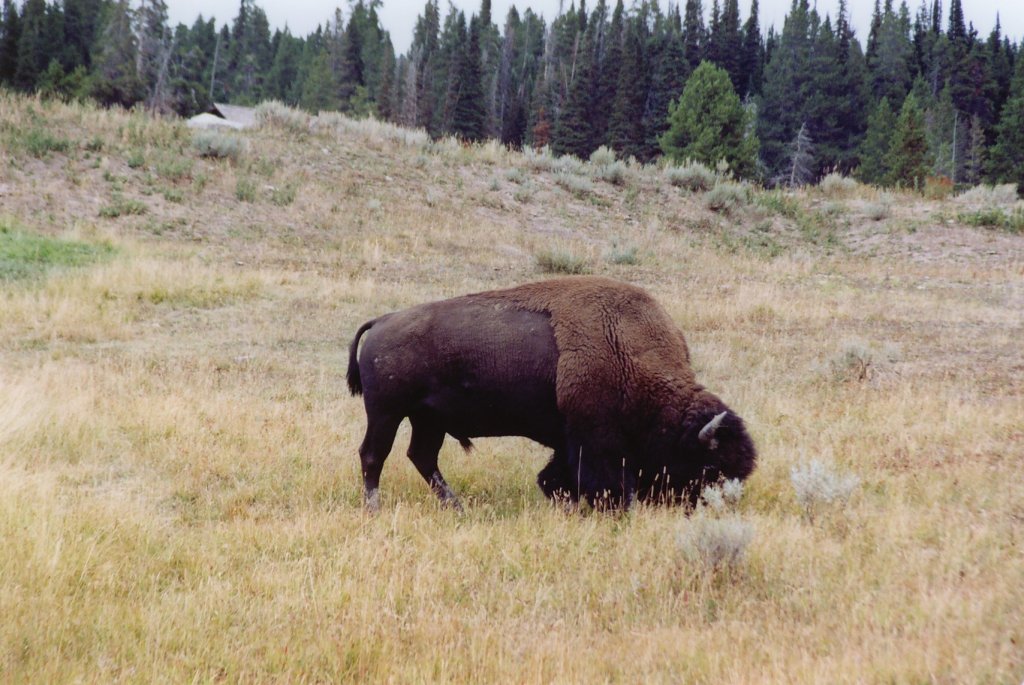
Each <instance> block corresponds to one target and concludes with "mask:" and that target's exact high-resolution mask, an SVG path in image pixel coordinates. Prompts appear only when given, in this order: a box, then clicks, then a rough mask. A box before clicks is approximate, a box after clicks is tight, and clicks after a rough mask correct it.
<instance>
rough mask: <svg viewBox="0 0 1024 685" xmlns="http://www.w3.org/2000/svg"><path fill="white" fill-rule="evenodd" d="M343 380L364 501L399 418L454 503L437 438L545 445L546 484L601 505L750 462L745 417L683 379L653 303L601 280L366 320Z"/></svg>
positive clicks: (671, 328) (690, 489) (414, 453)
mask: <svg viewBox="0 0 1024 685" xmlns="http://www.w3.org/2000/svg"><path fill="white" fill-rule="evenodd" d="M360 338H362V339H363V345H362V350H361V352H360V353H359V354H358V355H357V350H358V348H359V341H360ZM348 385H349V389H350V390H351V391H352V393H353V394H360V393H362V394H363V396H364V400H365V405H366V415H367V429H366V437H365V439H364V440H363V444H362V446H361V447H360V449H359V455H360V458H361V460H362V469H363V479H364V485H365V488H366V501H367V505H368V506H370V507H371V508H376V506H377V505H378V502H379V495H378V489H377V488H378V484H379V480H380V471H381V467H382V466H383V464H384V460H385V459H386V458H387V456H388V453H389V452H390V451H391V446H392V443H393V442H394V438H395V432H396V430H397V428H398V425H399V424H400V423H401V422H402V420H403V419H404V418H406V417H408V418H409V420H410V421H411V423H412V438H411V441H410V444H409V452H408V454H409V458H410V459H411V460H412V462H413V464H415V466H416V468H417V469H418V470H419V472H420V473H421V474H422V475H423V477H424V478H425V479H426V480H427V482H428V483H429V484H430V486H431V488H432V489H433V490H434V492H435V493H436V494H437V495H438V497H440V498H441V499H442V500H443V501H446V502H450V503H452V504H453V505H456V506H457V505H458V502H457V500H456V499H455V495H454V494H453V493H452V491H451V489H450V488H449V487H448V485H447V483H446V482H445V480H444V478H443V477H442V476H441V472H440V471H439V470H438V467H437V454H438V451H439V450H440V448H441V443H442V442H443V441H444V436H445V435H446V434H448V435H451V436H452V437H454V438H455V439H457V440H458V441H459V442H460V443H462V445H463V446H464V447H468V446H469V445H470V442H469V440H470V438H474V437H483V436H498V435H521V436H524V437H527V438H530V439H532V440H535V441H537V442H539V443H541V444H543V445H547V446H548V447H551V448H552V449H553V450H554V454H553V455H552V457H551V461H550V462H549V463H548V465H547V466H546V467H545V468H544V469H543V470H542V471H541V473H540V475H539V476H538V479H537V480H538V483H539V485H540V487H541V489H542V490H543V491H544V493H545V494H546V495H548V496H549V497H555V496H562V497H567V498H569V499H572V500H577V499H579V498H580V497H584V498H586V499H587V500H588V501H589V502H591V504H599V505H600V504H610V505H611V506H626V507H628V506H629V505H630V503H631V502H632V501H633V500H634V498H639V499H640V500H641V501H668V502H678V501H689V502H691V503H692V502H693V501H695V499H696V497H697V496H698V494H699V492H700V489H701V488H702V487H703V485H704V484H705V483H708V482H714V481H716V480H718V479H719V478H746V477H747V476H748V475H749V474H750V473H751V471H753V469H754V464H755V460H756V453H755V449H754V444H753V442H752V441H751V439H750V437H749V436H748V435H747V431H746V429H745V427H744V425H743V420H742V419H740V417H739V416H737V415H736V414H734V413H733V412H732V411H731V410H729V408H728V407H726V406H725V404H724V403H722V401H721V400H719V399H718V398H717V397H715V396H714V395H713V394H711V393H709V392H708V391H707V390H705V389H704V387H703V386H701V385H700V384H698V383H697V381H696V380H695V378H694V375H693V370H692V369H691V368H690V356H689V351H688V350H687V347H686V341H685V340H684V338H683V335H682V333H681V332H680V331H679V329H678V328H677V327H676V326H675V324H674V323H673V322H672V320H671V319H670V318H669V316H668V315H667V314H666V313H665V311H664V310H663V309H662V308H661V306H660V305H658V303H657V302H655V301H654V299H652V298H651V297H650V295H648V294H647V293H646V292H644V291H643V290H641V289H640V288H637V287H634V286H631V285H627V284H624V283H620V282H617V281H613V280H610V279H606V278H597V277H577V278H563V279H557V280H550V281H543V282H539V283H530V284H527V285H522V286H519V287H516V288H510V289H508V290H494V291H489V292H484V293H477V294H473V295H466V296H463V297H457V298H454V299H451V300H443V301H441V302H432V303H428V304H423V305H419V306H417V307H412V308H410V309H406V310H403V311H400V312H395V313H392V314H386V315H384V316H382V317H380V318H377V319H374V320H373V321H369V322H367V323H365V324H363V325H362V326H361V327H360V328H359V330H358V331H357V332H356V335H355V338H354V339H353V340H352V345H351V348H350V350H349V366H348Z"/></svg>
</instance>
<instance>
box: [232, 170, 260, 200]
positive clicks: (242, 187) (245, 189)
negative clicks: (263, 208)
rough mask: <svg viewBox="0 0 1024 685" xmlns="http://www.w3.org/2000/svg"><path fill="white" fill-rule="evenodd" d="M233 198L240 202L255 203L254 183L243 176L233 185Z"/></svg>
mask: <svg viewBox="0 0 1024 685" xmlns="http://www.w3.org/2000/svg"><path fill="white" fill-rule="evenodd" d="M235 198H236V199H238V200H240V201H241V202H256V182H255V181H253V180H252V179H251V178H245V177H244V176H243V177H242V178H240V179H238V181H237V182H236V183H235Z"/></svg>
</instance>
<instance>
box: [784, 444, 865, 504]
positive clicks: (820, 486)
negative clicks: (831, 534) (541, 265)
mask: <svg viewBox="0 0 1024 685" xmlns="http://www.w3.org/2000/svg"><path fill="white" fill-rule="evenodd" d="M789 478H790V481H791V482H792V483H793V490H794V491H795V492H796V501H797V502H798V503H799V504H800V506H801V507H803V509H804V513H805V514H807V515H808V516H810V517H811V518H813V517H814V515H815V514H816V513H817V512H819V511H820V510H821V509H822V508H823V507H825V506H828V505H831V504H833V503H843V502H846V500H848V499H849V498H850V495H851V494H852V493H853V491H854V489H855V488H856V487H857V486H858V485H859V484H860V479H859V478H857V476H854V475H851V474H842V473H840V472H839V471H837V470H836V468H835V466H833V465H832V464H830V463H828V462H825V461H821V460H819V459H812V460H811V461H809V462H805V463H803V464H798V465H796V466H794V467H793V468H792V469H791V470H790V472H789Z"/></svg>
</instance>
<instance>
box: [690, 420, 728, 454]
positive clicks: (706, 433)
mask: <svg viewBox="0 0 1024 685" xmlns="http://www.w3.org/2000/svg"><path fill="white" fill-rule="evenodd" d="M728 413H729V412H727V411H723V412H722V413H721V414H716V415H715V418H713V419H711V420H710V421H708V422H707V425H705V426H704V427H703V428H701V429H700V433H697V439H698V440H700V441H701V442H702V443H703V444H705V445H707V448H708V449H709V450H713V449H715V448H716V447H718V440H715V432H716V431H717V430H718V427H719V426H721V425H722V420H723V419H724V418H725V415H726V414H728Z"/></svg>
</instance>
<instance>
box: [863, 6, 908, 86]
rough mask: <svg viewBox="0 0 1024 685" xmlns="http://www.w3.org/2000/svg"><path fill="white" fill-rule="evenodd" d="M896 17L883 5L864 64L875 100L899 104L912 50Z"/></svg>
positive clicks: (906, 35) (906, 84)
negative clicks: (872, 48) (866, 67)
mask: <svg viewBox="0 0 1024 685" xmlns="http://www.w3.org/2000/svg"><path fill="white" fill-rule="evenodd" d="M904 28H905V27H904V26H903V23H902V22H901V21H900V17H899V16H898V15H897V14H896V13H895V12H893V11H892V8H891V7H890V6H889V4H888V3H887V4H886V9H885V13H884V14H883V15H882V18H881V23H880V25H879V29H878V33H877V39H876V43H875V49H874V51H873V52H872V53H869V55H870V57H869V58H868V61H867V66H868V70H869V72H870V74H871V90H872V93H873V94H874V96H875V98H876V99H879V100H880V99H882V98H883V97H887V98H889V101H890V102H902V101H903V97H904V96H905V95H906V94H907V91H908V90H909V89H910V84H911V72H910V66H911V61H912V60H911V57H912V55H913V51H914V46H913V44H912V43H911V42H910V36H909V33H908V32H907V31H905V30H904Z"/></svg>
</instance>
